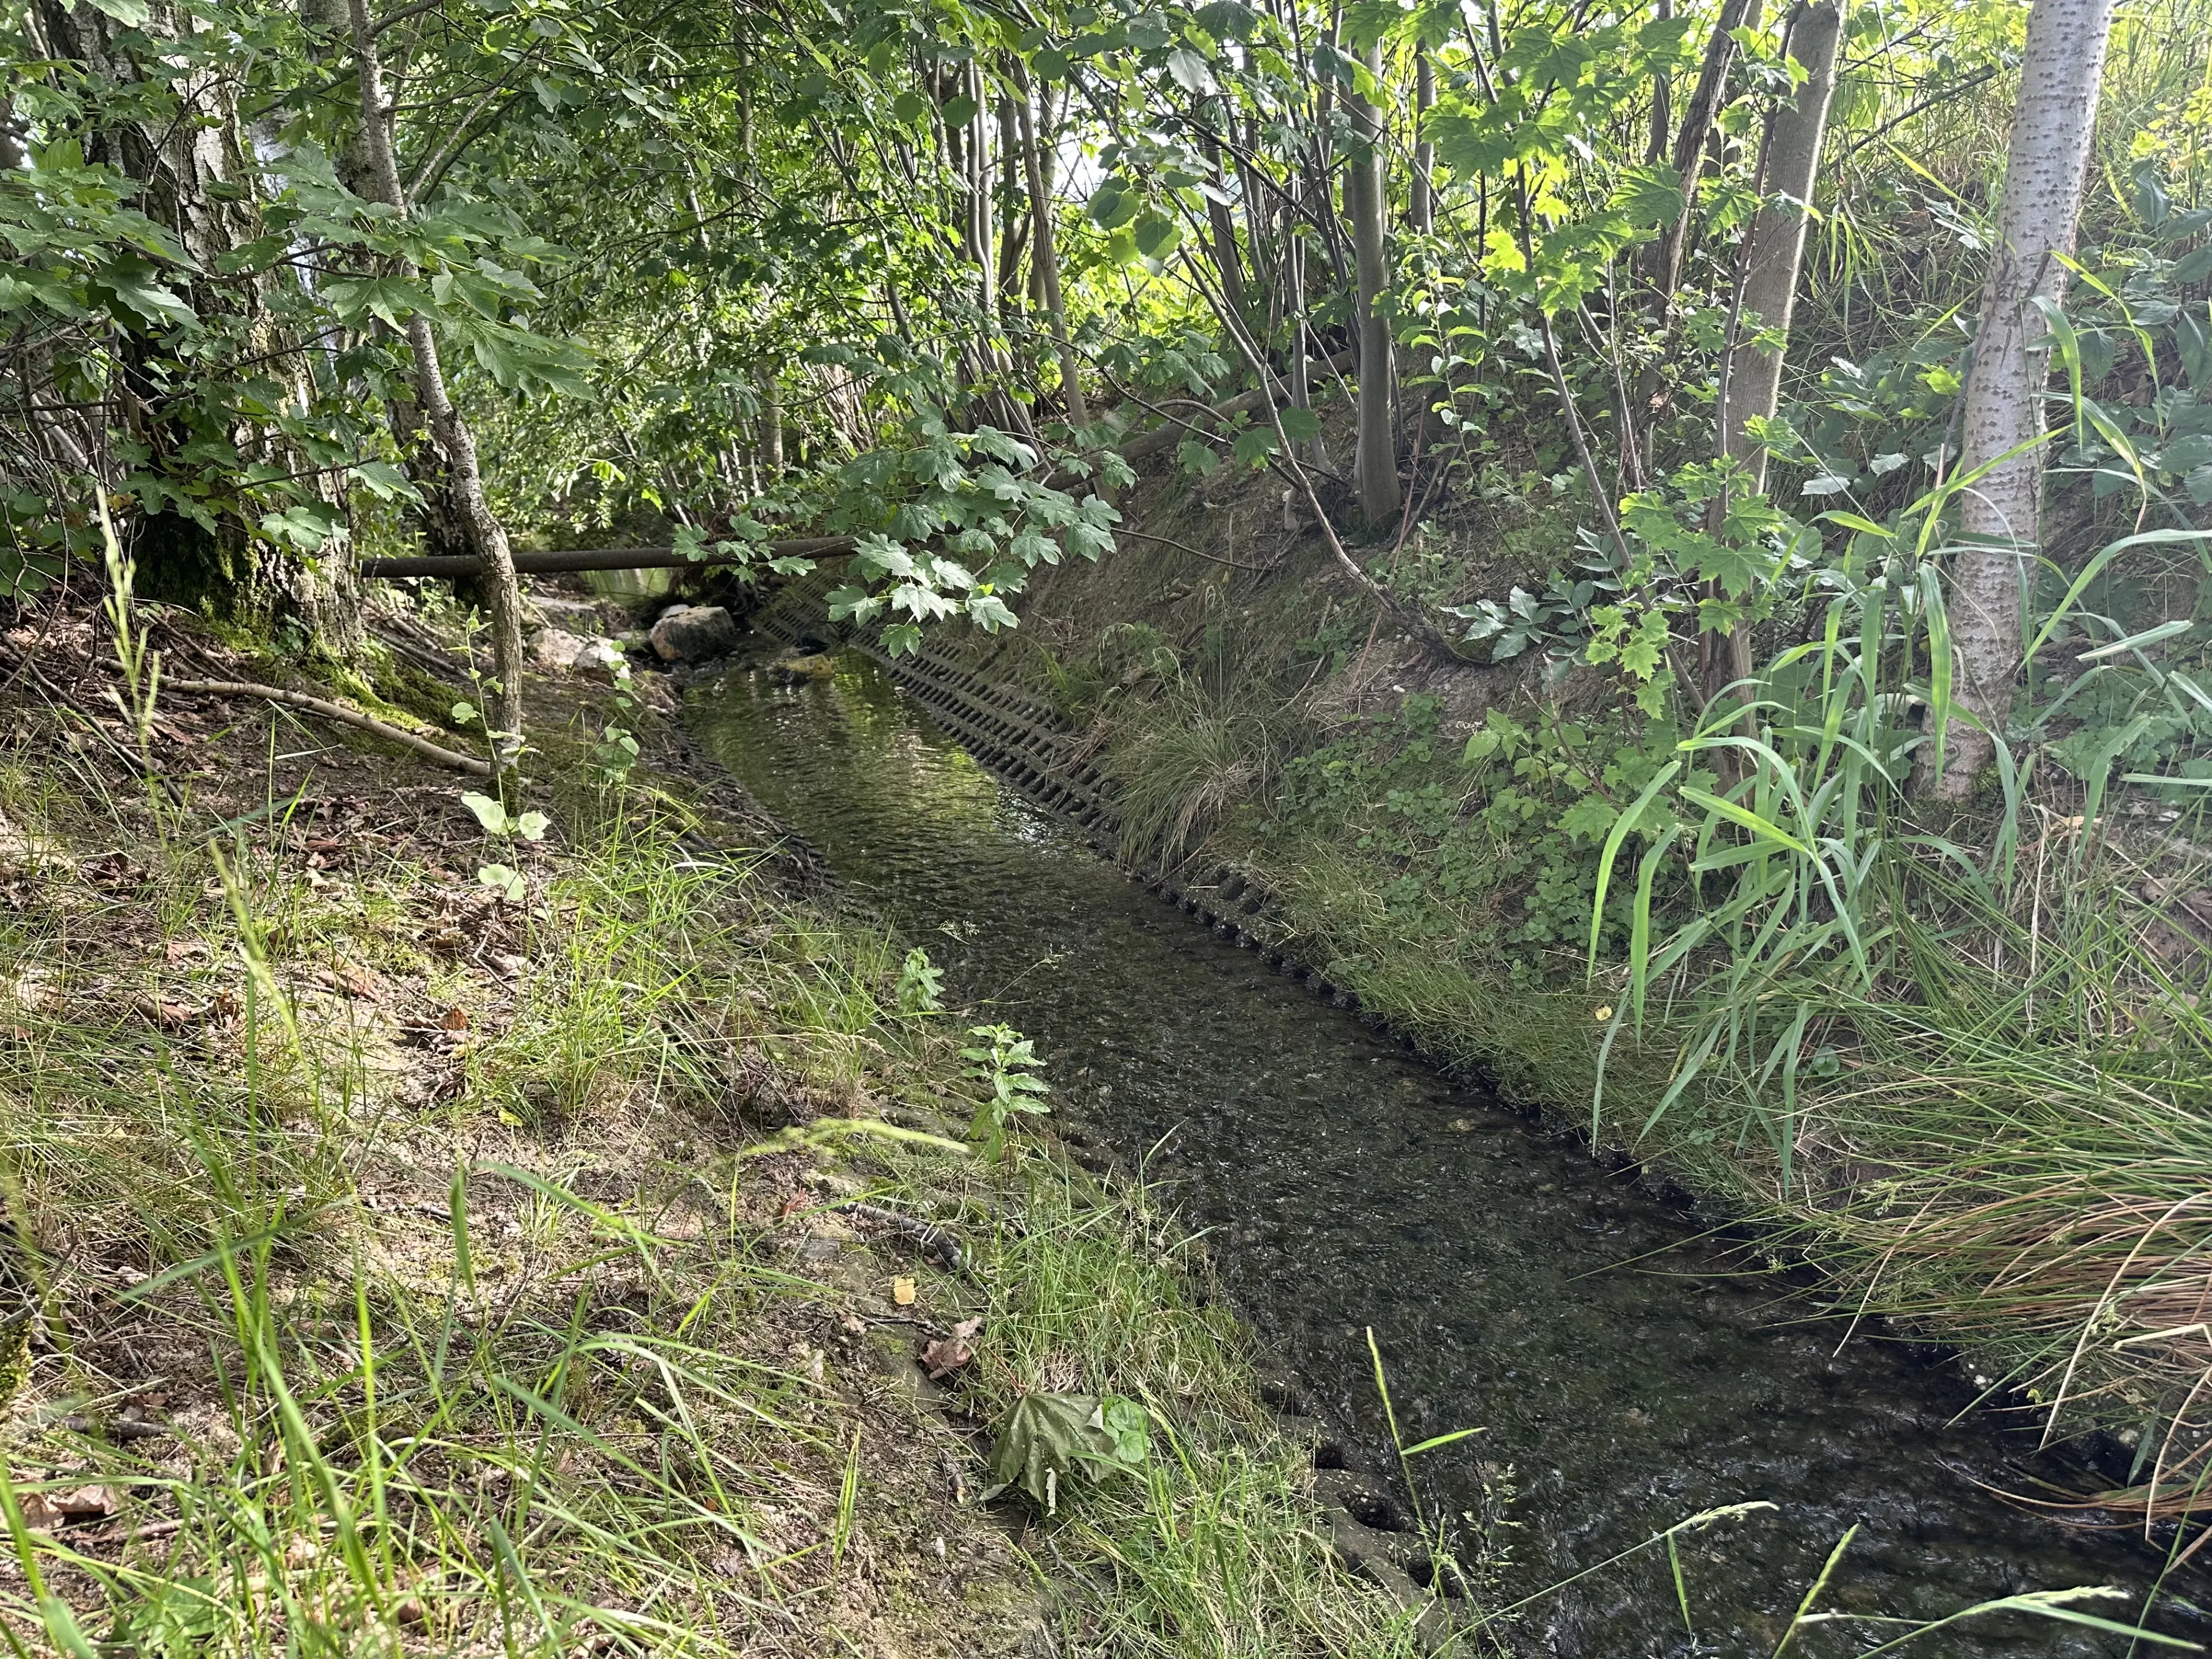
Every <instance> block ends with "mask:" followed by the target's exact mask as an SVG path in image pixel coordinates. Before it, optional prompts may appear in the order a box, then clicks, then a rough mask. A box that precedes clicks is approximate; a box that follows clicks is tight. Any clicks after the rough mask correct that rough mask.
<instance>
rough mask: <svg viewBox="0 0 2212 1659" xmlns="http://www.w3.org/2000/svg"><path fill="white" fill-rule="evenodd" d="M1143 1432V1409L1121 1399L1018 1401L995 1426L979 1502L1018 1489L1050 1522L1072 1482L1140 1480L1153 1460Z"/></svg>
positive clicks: (1055, 1397) (1146, 1423)
mask: <svg viewBox="0 0 2212 1659" xmlns="http://www.w3.org/2000/svg"><path fill="white" fill-rule="evenodd" d="M1149 1425H1150V1419H1148V1418H1147V1417H1146V1413H1145V1408H1144V1407H1142V1406H1141V1405H1139V1403H1138V1402H1137V1401H1133V1400H1130V1399H1126V1398H1124V1397H1123V1396H1121V1395H1107V1396H1106V1397H1105V1398H1103V1399H1099V1398H1097V1397H1095V1396H1093V1395H1087V1394H1025V1395H1022V1396H1021V1398H1019V1399H1018V1400H1017V1401H1014V1403H1013V1407H1012V1409H1011V1410H1009V1411H1008V1412H1007V1413H1006V1419H1005V1421H1003V1422H1002V1423H1000V1425H999V1432H998V1438H997V1440H996V1442H995V1443H994V1444H993V1446H992V1448H991V1485H990V1486H987V1487H986V1488H985V1489H984V1491H983V1492H982V1494H981V1495H982V1497H983V1498H985V1499H986V1500H988V1499H990V1498H995V1497H997V1496H998V1495H999V1494H1000V1492H1006V1491H1009V1490H1012V1489H1013V1488H1015V1487H1019V1488H1020V1489H1021V1490H1022V1491H1023V1492H1027V1493H1028V1494H1029V1495H1030V1498H1031V1499H1032V1500H1034V1501H1035V1502H1036V1504H1038V1506H1039V1507H1041V1508H1042V1510H1044V1512H1045V1513H1046V1514H1047V1515H1052V1514H1054V1513H1056V1512H1057V1511H1058V1510H1059V1508H1060V1489H1061V1487H1062V1486H1064V1485H1066V1484H1068V1483H1070V1482H1071V1481H1073V1480H1086V1481H1101V1480H1113V1479H1115V1478H1116V1477H1120V1476H1135V1477H1138V1478H1139V1479H1141V1478H1142V1477H1143V1475H1144V1473H1145V1467H1146V1463H1147V1462H1149V1461H1150V1458H1151V1455H1152V1437H1151V1434H1150V1433H1149Z"/></svg>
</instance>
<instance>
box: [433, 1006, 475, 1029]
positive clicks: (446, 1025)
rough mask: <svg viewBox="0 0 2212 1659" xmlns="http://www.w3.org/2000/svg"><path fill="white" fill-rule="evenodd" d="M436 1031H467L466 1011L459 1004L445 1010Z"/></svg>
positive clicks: (467, 1016)
mask: <svg viewBox="0 0 2212 1659" xmlns="http://www.w3.org/2000/svg"><path fill="white" fill-rule="evenodd" d="M438 1029H439V1030H443V1031H465V1030H468V1029H469V1015H468V1010H467V1009H465V1008H464V1007H462V1006H460V1005H459V1003H455V1004H454V1005H453V1006H452V1007H450V1008H448V1009H447V1010H446V1012H445V1013H444V1015H443V1016H442V1017H441V1018H440V1019H439V1021H438Z"/></svg>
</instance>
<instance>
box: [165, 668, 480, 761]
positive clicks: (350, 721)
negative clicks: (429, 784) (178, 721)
mask: <svg viewBox="0 0 2212 1659" xmlns="http://www.w3.org/2000/svg"><path fill="white" fill-rule="evenodd" d="M161 689H162V690H165V691H178V692H182V693H183V694H184V695H185V696H202V697H261V698H264V699H266V700H267V701H268V702H281V703H283V705H284V706H285V707H286V708H304V709H306V710H307V712H308V713H309V714H319V715H321V716H322V717H323V718H324V719H325V720H336V721H337V722H338V724H339V725H341V726H353V727H355V728H356V730H359V731H362V732H369V733H371V734H372V735H374V736H375V737H380V738H383V739H384V740H385V741H386V743H396V744H398V745H399V746H400V747H401V748H403V749H408V750H413V751H414V752H415V753H416V754H418V755H420V756H422V758H423V759H425V760H431V761H435V762H437V763H438V764H439V765H441V766H449V767H451V768H453V770H455V771H456V772H470V773H473V774H474V775H477V777H480V778H488V777H489V776H491V775H492V772H491V763H490V762H489V761H487V760H481V759H479V758H477V757H476V756H474V755H464V754H462V753H460V752H459V750H453V749H447V748H445V747H443V746H442V745H441V744H435V743H432V742H431V741H430V740H429V739H428V738H418V737H416V735H415V734H414V733H413V732H409V731H405V730H403V729H402V728H401V727H399V726H394V725H392V722H391V721H389V720H379V719H377V718H376V716H375V715H374V714H363V713H362V711H361V710H360V709H358V708H347V707H346V706H345V705H344V704H343V703H337V702H329V701H328V700H327V699H325V698H322V697H311V696H308V695H307V693H306V692H304V691H287V690H284V689H283V687H282V686H276V685H256V684H253V683H252V681H250V680H164V681H162V682H161Z"/></svg>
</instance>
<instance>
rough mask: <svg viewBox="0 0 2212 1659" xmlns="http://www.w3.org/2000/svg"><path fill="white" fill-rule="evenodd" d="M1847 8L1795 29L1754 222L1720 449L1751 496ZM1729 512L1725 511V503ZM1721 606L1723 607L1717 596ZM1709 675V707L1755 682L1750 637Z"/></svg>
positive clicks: (1800, 17)
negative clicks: (1740, 470) (1796, 69)
mask: <svg viewBox="0 0 2212 1659" xmlns="http://www.w3.org/2000/svg"><path fill="white" fill-rule="evenodd" d="M1843 30H1844V14H1843V7H1842V4H1841V0H1815V3H1813V4H1810V5H1805V6H1801V7H1800V8H1799V9H1798V10H1797V13H1796V17H1795V18H1794V19H1793V20H1792V23H1791V27H1790V37H1789V43H1788V51H1789V53H1790V57H1792V58H1796V60H1797V62H1798V63H1799V64H1801V65H1802V66H1803V68H1804V70H1805V82H1804V84H1803V85H1802V86H1801V87H1799V88H1798V89H1797V97H1796V101H1795V102H1794V103H1790V104H1785V105H1784V106H1783V107H1782V108H1781V109H1779V110H1778V111H1777V112H1775V116H1774V125H1773V127H1772V130H1771V132H1770V133H1769V135H1768V138H1767V143H1766V169H1765V171H1766V177H1765V179H1764V180H1762V181H1761V185H1760V196H1761V197H1762V202H1761V205H1760V207H1759V212H1758V214H1757V216H1755V217H1754V218H1753V220H1752V224H1751V234H1750V235H1749V236H1748V237H1747V238H1746V239H1745V241H1744V246H1743V256H1742V271H1743V276H1742V284H1743V286H1742V289H1741V295H1740V296H1739V302H1738V307H1737V308H1738V311H1739V313H1740V319H1739V322H1738V326H1737V336H1738V337H1736V338H1734V339H1731V340H1730V341H1729V350H1728V360H1727V362H1726V363H1725V364H1724V365H1723V368H1722V371H1721V407H1720V431H1719V434H1718V437H1719V448H1720V451H1721V453H1723V455H1728V456H1733V457H1735V459H1739V460H1741V461H1742V462H1743V463H1744V465H1745V468H1746V471H1745V476H1744V478H1743V486H1744V487H1745V488H1746V489H1753V490H1757V489H1765V485H1766V449H1765V446H1764V445H1763V444H1761V443H1759V441H1757V440H1756V439H1755V438H1753V436H1752V435H1751V431H1750V422H1752V421H1753V420H1754V419H1758V420H1771V419H1772V418H1773V417H1774V412H1775V410H1776V408H1777V406H1778V404H1779V402H1780V399H1781V395H1782V363H1783V356H1784V345H1783V344H1781V343H1777V344H1776V345H1774V346H1773V347H1772V348H1771V349H1769V348H1767V347H1765V346H1764V345H1762V344H1760V343H1759V334H1760V332H1761V331H1771V332H1776V333H1779V334H1780V335H1782V336H1783V337H1784V340H1786V339H1787V337H1788V336H1789V332H1790V315H1791V313H1792V311H1793V310H1794V309H1795V307H1796V301H1797V276H1798V272H1799V270H1800V269H1801V268H1802V265H1803V263H1804V256H1805V229H1806V226H1807V223H1808V220H1809V217H1810V215H1811V210H1812V204H1813V190H1814V182H1815V180H1816V179H1818V177H1819V173H1820V145H1821V141H1822V140H1823V139H1824V138H1825V137H1826V133H1827V130H1828V105H1829V102H1830V100H1831V98H1832V95H1833V94H1834V92H1835V89H1836V52H1837V47H1838V45H1839V44H1840V42H1841V41H1842V39H1843ZM1719 510H1721V511H1723V512H1724V511H1725V510H1726V503H1725V501H1723V502H1722V503H1721V504H1720V509H1719ZM1716 597H1718V596H1717V595H1716ZM1716 644H1717V647H1718V648H1717V649H1716V650H1715V651H1714V652H1713V653H1712V656H1711V661H1710V662H1709V663H1708V665H1707V667H1706V678H1705V696H1706V698H1707V699H1708V701H1710V700H1711V698H1712V697H1714V696H1717V695H1719V693H1720V692H1721V691H1722V690H1723V689H1724V688H1725V687H1727V686H1729V685H1730V684H1735V682H1736V681H1739V680H1741V679H1743V678H1745V677H1747V675H1748V674H1749V673H1750V672H1751V628H1750V625H1749V624H1748V623H1737V624H1736V626H1735V628H1734V629H1732V630H1730V632H1729V634H1728V635H1725V636H1724V637H1723V638H1722V639H1720V640H1719V641H1716Z"/></svg>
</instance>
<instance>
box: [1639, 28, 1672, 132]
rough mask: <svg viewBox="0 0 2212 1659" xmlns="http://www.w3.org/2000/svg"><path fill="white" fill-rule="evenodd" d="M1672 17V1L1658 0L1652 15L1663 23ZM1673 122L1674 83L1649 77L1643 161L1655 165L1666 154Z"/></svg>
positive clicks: (1664, 77)
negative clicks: (1648, 126) (1648, 130)
mask: <svg viewBox="0 0 2212 1659" xmlns="http://www.w3.org/2000/svg"><path fill="white" fill-rule="evenodd" d="M1652 15H1653V16H1655V17H1656V18H1657V19H1658V20H1659V21H1662V22H1664V21H1667V20H1668V18H1670V17H1672V16H1674V0H1659V3H1658V4H1657V5H1656V6H1655V7H1654V8H1653V9H1652ZM1672 125H1674V78H1673V77H1672V76H1668V75H1667V74H1665V73H1664V72H1662V73H1660V74H1657V75H1655V76H1652V77H1651V137H1650V141H1649V142H1648V143H1646V144H1645V145H1644V164H1645V165H1646V166H1647V167H1648V166H1654V165H1656V163H1657V162H1658V161H1660V160H1661V158H1662V157H1663V156H1664V155H1666V154H1667V130H1668V128H1669V127H1670V126H1672Z"/></svg>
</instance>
